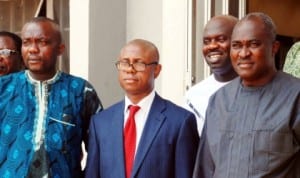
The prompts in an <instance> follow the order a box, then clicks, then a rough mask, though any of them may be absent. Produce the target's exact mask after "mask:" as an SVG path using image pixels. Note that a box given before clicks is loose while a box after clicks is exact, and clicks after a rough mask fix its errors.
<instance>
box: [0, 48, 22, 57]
mask: <svg viewBox="0 0 300 178" xmlns="http://www.w3.org/2000/svg"><path fill="white" fill-rule="evenodd" d="M14 54H18V51H15V50H12V49H0V56H3V57H9V56H11V55H14Z"/></svg>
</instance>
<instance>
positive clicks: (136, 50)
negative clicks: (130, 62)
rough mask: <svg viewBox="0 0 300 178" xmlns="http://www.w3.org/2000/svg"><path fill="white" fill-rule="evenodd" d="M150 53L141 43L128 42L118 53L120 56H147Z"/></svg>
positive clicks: (141, 57)
mask: <svg viewBox="0 0 300 178" xmlns="http://www.w3.org/2000/svg"><path fill="white" fill-rule="evenodd" d="M150 55H151V51H150V50H149V49H147V48H146V47H145V46H143V45H137V44H129V45H126V46H125V47H124V48H123V49H122V51H121V54H120V57H121V58H140V59H143V58H148V57H150Z"/></svg>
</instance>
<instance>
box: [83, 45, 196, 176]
mask: <svg viewBox="0 0 300 178" xmlns="http://www.w3.org/2000/svg"><path fill="white" fill-rule="evenodd" d="M116 66H117V68H118V70H119V82H120V85H121V87H122V88H123V89H124V91H125V94H126V95H125V99H124V100H122V101H120V102H118V103H116V104H114V105H113V106H111V107H109V108H107V109H106V110H104V111H103V112H101V113H99V114H97V115H95V116H94V117H93V118H92V122H91V125H90V139H89V150H88V159H87V166H86V177H88V178H98V177H101V178H130V177H135V178H173V177H174V178H175V177H177V178H191V177H192V172H193V167H194V163H195V157H196V152H197V146H198V142H199V136H198V133H197V124H196V119H195V117H194V115H193V114H192V113H190V112H189V111H187V110H185V109H183V108H181V107H179V106H177V105H175V104H173V103H172V102H170V101H168V100H165V99H163V98H161V97H160V96H159V95H158V94H157V93H156V92H155V91H154V80H155V79H156V78H157V77H158V75H159V73H160V70H161V65H160V64H159V53H158V50H157V48H156V46H155V45H154V44H152V43H151V42H149V41H146V40H142V39H135V40H132V41H130V42H129V43H127V44H126V45H125V46H124V47H123V48H122V50H121V52H120V56H119V60H118V62H117V63H116ZM132 105H133V106H138V107H139V110H138V111H137V112H136V114H135V124H136V137H135V138H136V139H135V140H136V142H135V146H134V147H135V148H134V151H133V163H132V168H130V167H129V166H130V164H129V166H128V164H127V163H128V160H130V159H127V154H125V153H127V151H128V150H127V147H126V144H125V143H126V142H127V141H126V139H127V138H126V133H125V131H123V130H124V127H125V125H126V122H127V120H129V119H127V117H128V115H129V114H128V113H129V109H128V108H129V107H132ZM130 110H131V109H130ZM132 137H133V136H131V137H130V138H132Z"/></svg>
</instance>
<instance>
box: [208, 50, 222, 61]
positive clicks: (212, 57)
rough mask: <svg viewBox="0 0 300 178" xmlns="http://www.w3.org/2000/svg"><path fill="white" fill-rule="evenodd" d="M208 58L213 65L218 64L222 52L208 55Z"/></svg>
mask: <svg viewBox="0 0 300 178" xmlns="http://www.w3.org/2000/svg"><path fill="white" fill-rule="evenodd" d="M207 57H208V58H209V61H210V62H211V63H216V62H218V60H219V59H220V58H221V57H222V53H220V52H211V53H209V54H208V55H207Z"/></svg>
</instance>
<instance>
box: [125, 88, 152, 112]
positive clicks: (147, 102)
mask: <svg viewBox="0 0 300 178" xmlns="http://www.w3.org/2000/svg"><path fill="white" fill-rule="evenodd" d="M154 97H155V91H154V90H152V91H151V93H149V95H147V96H146V97H144V98H143V99H142V100H141V101H140V102H139V103H137V104H136V105H138V106H139V107H140V108H141V110H146V111H148V110H149V109H150V107H151V104H152V102H153V100H154ZM129 105H135V104H132V102H131V101H130V99H129V98H128V97H127V96H126V95H125V108H124V113H126V112H127V110H128V106H129Z"/></svg>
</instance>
